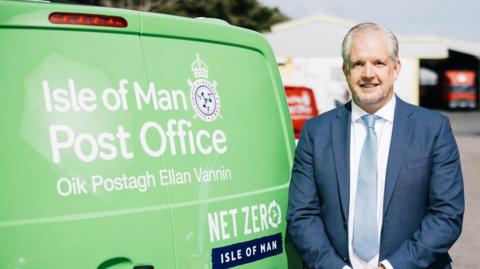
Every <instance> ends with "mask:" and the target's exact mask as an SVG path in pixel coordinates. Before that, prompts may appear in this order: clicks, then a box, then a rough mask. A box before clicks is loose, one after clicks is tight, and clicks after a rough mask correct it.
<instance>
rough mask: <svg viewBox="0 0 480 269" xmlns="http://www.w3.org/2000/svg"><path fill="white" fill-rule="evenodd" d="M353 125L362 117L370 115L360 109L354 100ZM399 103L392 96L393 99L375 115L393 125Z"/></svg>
mask: <svg viewBox="0 0 480 269" xmlns="http://www.w3.org/2000/svg"><path fill="white" fill-rule="evenodd" d="M351 103H352V123H354V122H356V121H357V120H359V119H360V118H361V117H362V116H364V115H366V114H368V113H367V112H365V111H364V110H363V109H362V108H360V107H359V106H358V105H357V104H355V102H354V101H353V100H352V102H351ZM396 103H397V100H396V96H392V98H391V99H390V100H389V101H388V102H387V103H386V104H385V105H384V106H383V107H382V108H380V110H378V111H377V112H376V113H375V115H377V116H379V117H381V118H382V119H384V120H386V121H388V122H390V123H393V116H394V114H395V105H396Z"/></svg>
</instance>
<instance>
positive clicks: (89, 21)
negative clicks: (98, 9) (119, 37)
mask: <svg viewBox="0 0 480 269" xmlns="http://www.w3.org/2000/svg"><path fill="white" fill-rule="evenodd" d="M48 19H49V20H50V22H51V23H54V24H73V25H90V26H103V27H115V28H125V27H127V26H128V22H127V20H125V19H124V18H122V17H117V16H104V15H96V14H81V13H60V12H54V13H52V14H50V16H49V17H48Z"/></svg>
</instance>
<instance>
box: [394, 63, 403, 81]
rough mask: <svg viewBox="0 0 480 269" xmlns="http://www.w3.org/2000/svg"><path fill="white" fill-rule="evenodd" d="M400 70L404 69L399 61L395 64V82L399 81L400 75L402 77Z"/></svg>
mask: <svg viewBox="0 0 480 269" xmlns="http://www.w3.org/2000/svg"><path fill="white" fill-rule="evenodd" d="M400 69H402V63H401V62H400V59H397V60H396V61H395V63H393V78H394V80H397V78H398V75H400Z"/></svg>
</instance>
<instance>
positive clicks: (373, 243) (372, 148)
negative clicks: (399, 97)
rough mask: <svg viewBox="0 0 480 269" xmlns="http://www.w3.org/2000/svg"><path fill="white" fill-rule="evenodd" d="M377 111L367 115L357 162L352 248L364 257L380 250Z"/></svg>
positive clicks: (372, 255) (368, 259) (366, 257)
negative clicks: (375, 113) (365, 131)
mask: <svg viewBox="0 0 480 269" xmlns="http://www.w3.org/2000/svg"><path fill="white" fill-rule="evenodd" d="M378 118H379V117H378V116H375V115H365V116H363V117H362V120H363V121H364V122H365V124H366V125H367V136H366V137H365V142H364V143H363V147H362V153H361V155H360V163H359V166H358V181H357V193H356V198H355V216H354V219H353V250H354V251H355V253H356V254H357V255H358V256H359V257H360V258H362V259H363V260H364V261H367V262H368V261H370V260H371V259H372V258H373V257H374V256H375V255H376V254H377V253H378V249H379V246H378V233H377V232H378V228H377V135H376V134H375V120H376V119H378Z"/></svg>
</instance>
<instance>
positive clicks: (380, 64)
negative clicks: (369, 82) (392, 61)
mask: <svg viewBox="0 0 480 269" xmlns="http://www.w3.org/2000/svg"><path fill="white" fill-rule="evenodd" d="M375 65H376V66H385V62H381V61H378V62H375Z"/></svg>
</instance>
